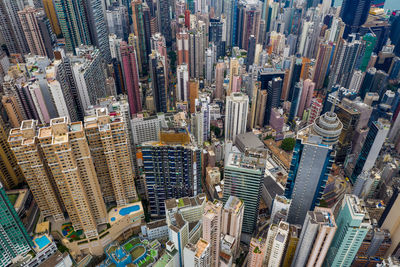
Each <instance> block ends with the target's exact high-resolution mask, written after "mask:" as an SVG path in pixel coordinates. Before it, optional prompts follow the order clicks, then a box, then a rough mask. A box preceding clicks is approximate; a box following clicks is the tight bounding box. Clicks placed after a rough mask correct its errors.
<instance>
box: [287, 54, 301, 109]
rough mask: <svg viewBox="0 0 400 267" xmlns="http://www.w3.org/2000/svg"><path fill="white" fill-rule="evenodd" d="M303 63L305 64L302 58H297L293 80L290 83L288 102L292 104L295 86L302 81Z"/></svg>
mask: <svg viewBox="0 0 400 267" xmlns="http://www.w3.org/2000/svg"><path fill="white" fill-rule="evenodd" d="M302 62H303V60H302V59H301V58H296V61H295V63H294V66H293V70H292V79H291V81H290V85H289V94H288V97H287V100H288V101H290V102H292V101H293V99H294V94H295V86H296V84H297V83H298V82H299V81H300V74H301V68H302V67H303V63H302Z"/></svg>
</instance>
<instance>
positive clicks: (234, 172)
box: [223, 151, 266, 234]
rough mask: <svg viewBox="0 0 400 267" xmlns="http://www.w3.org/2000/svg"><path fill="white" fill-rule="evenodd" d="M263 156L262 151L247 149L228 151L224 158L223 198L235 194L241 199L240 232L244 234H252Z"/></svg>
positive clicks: (226, 200)
mask: <svg viewBox="0 0 400 267" xmlns="http://www.w3.org/2000/svg"><path fill="white" fill-rule="evenodd" d="M265 156H266V155H265V154H264V153H262V152H255V151H254V152H253V151H248V152H247V153H246V154H241V153H230V154H229V157H228V158H227V159H226V164H225V172H224V181H225V184H224V190H223V200H224V203H227V202H228V199H229V197H230V196H235V197H238V198H239V199H241V200H242V201H243V203H244V213H243V226H242V232H244V233H246V234H252V233H253V231H254V228H255V226H256V221H257V214H258V207H259V204H260V197H261V196H260V192H261V183H262V181H263V178H264V171H265V164H266V162H265Z"/></svg>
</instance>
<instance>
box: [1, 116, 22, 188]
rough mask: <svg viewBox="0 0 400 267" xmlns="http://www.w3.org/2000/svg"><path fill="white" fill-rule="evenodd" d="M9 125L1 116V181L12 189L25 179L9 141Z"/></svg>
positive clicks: (5, 186) (4, 185)
mask: <svg viewBox="0 0 400 267" xmlns="http://www.w3.org/2000/svg"><path fill="white" fill-rule="evenodd" d="M7 130H8V129H7V127H6V125H5V124H4V122H3V120H2V119H1V118H0V183H1V184H3V185H2V186H3V187H4V188H5V189H8V190H10V189H12V188H14V187H16V186H17V185H18V184H21V183H22V182H23V181H24V176H23V174H22V171H21V169H20V167H19V166H18V162H17V159H16V157H15V156H14V154H13V152H12V150H11V147H10V145H9V144H8V142H7V133H6V131H7Z"/></svg>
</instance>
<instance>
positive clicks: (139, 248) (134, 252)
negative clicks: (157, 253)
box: [131, 246, 146, 260]
mask: <svg viewBox="0 0 400 267" xmlns="http://www.w3.org/2000/svg"><path fill="white" fill-rule="evenodd" d="M145 250H146V249H145V248H144V247H143V246H137V247H136V248H134V249H133V250H132V251H131V256H132V260H136V259H137V258H139V257H140V256H142V254H143V253H144V252H145Z"/></svg>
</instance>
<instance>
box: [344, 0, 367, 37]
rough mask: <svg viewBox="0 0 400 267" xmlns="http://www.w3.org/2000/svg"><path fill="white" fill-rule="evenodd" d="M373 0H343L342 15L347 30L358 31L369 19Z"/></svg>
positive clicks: (348, 31)
mask: <svg viewBox="0 0 400 267" xmlns="http://www.w3.org/2000/svg"><path fill="white" fill-rule="evenodd" d="M370 7H371V0H343V3H342V8H341V9H340V17H341V18H342V20H343V22H344V23H346V26H347V27H346V28H348V29H346V32H347V33H350V32H357V30H358V28H359V27H360V26H361V25H363V24H364V22H365V21H366V20H367V17H368V12H369V9H370Z"/></svg>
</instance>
